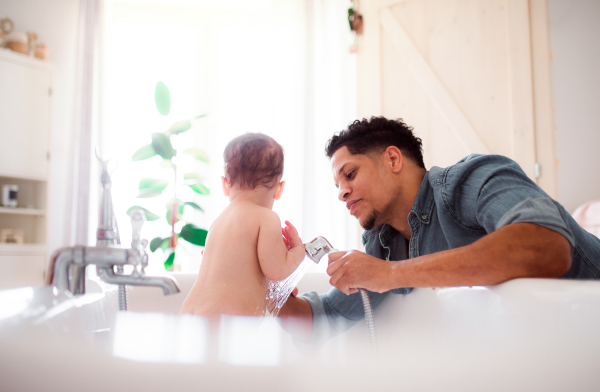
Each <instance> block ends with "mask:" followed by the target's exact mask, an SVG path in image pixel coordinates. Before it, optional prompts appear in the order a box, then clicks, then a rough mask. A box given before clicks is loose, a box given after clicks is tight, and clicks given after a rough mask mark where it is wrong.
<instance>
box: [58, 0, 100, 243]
mask: <svg viewBox="0 0 600 392" xmlns="http://www.w3.org/2000/svg"><path fill="white" fill-rule="evenodd" d="M102 10H103V2H102V0H81V1H80V2H79V36H78V48H77V82H76V91H75V96H76V118H75V127H74V130H75V135H74V137H73V144H74V145H73V149H72V151H73V166H72V170H73V171H72V174H71V181H70V184H69V185H70V188H71V192H70V197H71V200H70V201H71V202H70V211H69V209H68V210H67V211H69V212H70V219H66V223H67V225H66V228H67V233H66V238H68V239H69V243H70V244H71V245H89V244H90V237H93V235H94V233H95V231H94V230H93V229H92V228H91V227H90V226H91V225H90V214H93V213H94V212H95V210H94V209H93V208H92V209H90V202H91V200H96V197H93V195H92V191H91V190H92V189H93V190H96V189H97V187H96V186H95V183H94V184H92V182H91V180H93V179H96V178H97V177H98V176H97V175H93V174H92V172H91V171H92V167H94V165H93V162H94V161H93V159H95V158H93V157H94V148H93V146H95V145H97V143H96V142H95V139H96V138H95V129H96V124H97V121H98V119H97V115H96V110H95V107H96V105H97V102H98V101H97V99H96V97H97V94H98V88H97V72H98V69H97V68H98V67H97V62H98V57H99V40H100V29H101V22H100V21H101V15H102ZM98 178H99V177H98Z"/></svg>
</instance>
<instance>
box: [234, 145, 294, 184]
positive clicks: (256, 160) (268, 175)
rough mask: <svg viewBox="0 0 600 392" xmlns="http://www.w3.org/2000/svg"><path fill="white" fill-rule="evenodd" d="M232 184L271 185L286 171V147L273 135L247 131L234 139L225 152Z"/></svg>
mask: <svg viewBox="0 0 600 392" xmlns="http://www.w3.org/2000/svg"><path fill="white" fill-rule="evenodd" d="M223 160H224V161H225V177H227V180H228V181H229V185H230V186H233V185H234V184H236V183H238V184H239V186H240V188H242V189H248V188H249V189H254V188H256V187H257V186H259V185H262V186H265V187H267V188H271V187H273V186H275V185H277V182H278V181H279V179H280V178H281V176H282V175H283V148H282V147H281V145H280V144H279V143H277V142H276V141H275V140H274V139H273V138H272V137H270V136H267V135H263V134H262V133H246V134H245V135H241V136H238V137H236V138H235V139H233V140H232V141H230V142H229V143H228V144H227V147H225V151H224V152H223Z"/></svg>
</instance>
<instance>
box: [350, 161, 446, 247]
mask: <svg viewBox="0 0 600 392" xmlns="http://www.w3.org/2000/svg"><path fill="white" fill-rule="evenodd" d="M434 205H435V203H434V199H433V188H432V187H431V184H429V171H427V172H426V173H425V176H424V177H423V181H421V185H420V186H419V191H418V192H417V197H416V198H415V202H414V203H413V206H412V208H411V209H410V212H409V214H408V215H409V217H410V215H411V214H414V215H415V216H416V217H417V219H419V220H420V221H421V222H423V223H425V224H429V222H431V213H432V212H433V207H434ZM376 234H377V235H379V242H380V243H381V246H384V247H388V246H389V244H390V242H391V241H392V239H393V238H394V237H396V235H397V234H398V230H396V229H394V228H393V227H392V226H390V225H388V224H384V225H381V226H377V227H375V228H373V229H371V230H367V231H365V232H364V233H363V235H362V237H363V244H364V243H366V242H367V240H368V239H369V237H371V236H373V235H376Z"/></svg>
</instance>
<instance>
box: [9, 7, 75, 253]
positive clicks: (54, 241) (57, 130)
mask: <svg viewBox="0 0 600 392" xmlns="http://www.w3.org/2000/svg"><path fill="white" fill-rule="evenodd" d="M5 17H9V18H10V19H12V21H13V22H14V24H15V31H23V32H24V31H34V32H36V33H37V35H38V39H39V40H40V41H41V42H46V43H47V44H48V46H49V58H48V60H47V61H49V62H50V63H51V64H52V65H53V74H52V79H53V94H52V112H51V116H52V127H51V132H52V134H51V137H50V154H51V161H50V187H49V189H48V193H49V203H48V204H49V208H48V210H49V211H48V225H49V227H48V245H49V246H48V249H49V251H51V252H52V251H54V250H55V249H56V248H58V247H61V246H65V245H68V242H69V236H68V235H67V232H66V230H67V228H68V225H67V217H69V216H70V206H69V204H70V201H71V197H70V191H69V189H70V186H69V185H68V184H69V183H70V181H71V176H72V171H73V170H72V164H71V162H72V154H73V153H72V151H73V142H72V140H73V133H74V124H75V99H74V95H75V83H76V77H77V76H76V59H77V57H76V56H77V30H78V18H79V0H0V18H5Z"/></svg>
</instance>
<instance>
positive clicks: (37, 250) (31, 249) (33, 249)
mask: <svg viewBox="0 0 600 392" xmlns="http://www.w3.org/2000/svg"><path fill="white" fill-rule="evenodd" d="M46 251H47V247H46V244H0V253H2V254H7V253H10V254H35V255H45V254H46Z"/></svg>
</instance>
